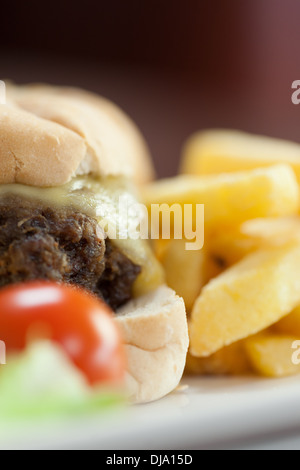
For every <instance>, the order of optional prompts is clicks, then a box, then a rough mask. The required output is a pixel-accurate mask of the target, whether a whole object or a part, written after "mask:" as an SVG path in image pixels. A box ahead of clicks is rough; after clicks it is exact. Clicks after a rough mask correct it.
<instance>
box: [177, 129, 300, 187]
mask: <svg viewBox="0 0 300 470" xmlns="http://www.w3.org/2000/svg"><path fill="white" fill-rule="evenodd" d="M278 163H286V164H288V165H290V166H291V167H292V168H293V169H294V171H295V173H296V176H297V179H298V181H299V182H300V145H299V144H296V143H293V142H289V141H284V140H279V139H273V138H270V137H262V136H256V135H251V134H247V133H244V132H239V131H230V130H211V131H206V132H200V133H198V134H196V135H194V136H192V137H191V138H190V139H189V141H188V142H187V144H186V146H185V149H184V153H183V161H182V173H187V174H196V175H197V174H199V175H204V174H215V173H231V172H236V171H245V170H251V169H254V168H259V167H265V166H270V165H275V164H278Z"/></svg>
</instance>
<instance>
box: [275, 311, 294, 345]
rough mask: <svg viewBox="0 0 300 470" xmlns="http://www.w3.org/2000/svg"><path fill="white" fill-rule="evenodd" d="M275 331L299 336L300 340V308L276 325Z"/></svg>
mask: <svg viewBox="0 0 300 470" xmlns="http://www.w3.org/2000/svg"><path fill="white" fill-rule="evenodd" d="M274 330H275V331H278V332H280V333H285V334H288V335H295V336H298V339H299V340H300V306H299V305H298V306H297V307H296V308H295V309H294V310H293V311H292V313H290V314H289V315H287V316H286V317H284V318H282V319H281V320H280V321H279V322H278V323H276V324H275V325H274Z"/></svg>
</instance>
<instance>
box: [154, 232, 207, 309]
mask: <svg viewBox="0 0 300 470" xmlns="http://www.w3.org/2000/svg"><path fill="white" fill-rule="evenodd" d="M161 263H162V265H163V267H164V268H165V272H166V281H167V284H168V285H169V287H171V288H172V289H174V290H175V291H176V292H177V294H178V295H180V296H181V297H183V299H184V301H185V305H186V308H187V311H188V312H189V311H190V310H191V309H192V307H193V305H194V302H195V300H196V299H197V297H198V295H199V294H200V291H201V289H202V287H203V286H204V283H205V274H204V273H205V254H204V251H203V250H198V251H188V250H186V240H170V242H169V243H168V245H167V247H166V248H165V250H164V252H163V254H162V256H161Z"/></svg>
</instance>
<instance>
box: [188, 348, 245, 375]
mask: <svg viewBox="0 0 300 470" xmlns="http://www.w3.org/2000/svg"><path fill="white" fill-rule="evenodd" d="M250 372H251V366H250V362H249V359H248V356H247V353H246V351H245V348H244V341H237V342H236V343H233V344H231V345H230V346H226V347H225V348H223V349H220V351H217V352H215V353H214V354H212V355H211V356H209V357H194V356H192V355H191V354H190V353H189V354H188V356H187V363H186V373H187V374H190V375H199V374H200V375H242V374H244V375H245V374H249V373H250Z"/></svg>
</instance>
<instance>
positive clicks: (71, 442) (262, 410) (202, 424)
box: [0, 377, 300, 450]
mask: <svg viewBox="0 0 300 470" xmlns="http://www.w3.org/2000/svg"><path fill="white" fill-rule="evenodd" d="M299 402H300V378H299V377H292V378H288V379H282V380H267V379H259V378H238V379H229V378H195V379H186V380H184V381H183V383H182V386H181V388H179V390H177V391H176V392H174V393H173V394H171V395H169V396H168V397H166V398H164V399H162V400H159V401H157V402H155V403H152V404H148V405H140V406H135V407H130V408H128V409H126V410H123V411H122V412H119V411H118V413H114V414H109V415H106V416H96V417H95V416H94V417H92V418H91V417H89V418H85V419H82V417H81V418H80V419H79V418H78V419H72V420H70V419H68V420H66V419H65V420H61V421H59V422H53V423H51V424H49V423H48V424H47V425H46V424H43V425H41V424H40V425H39V426H37V425H33V424H31V425H30V427H28V426H27V428H26V432H25V431H24V429H23V430H22V429H21V428H19V429H18V431H16V429H7V430H6V431H5V435H2V436H1V439H0V447H1V448H4V449H8V448H13V449H15V448H18V449H21V448H22V449H23V448H25V449H66V448H67V449H107V450H111V449H112V450H113V449H123V450H124V449H164V450H166V449H169V450H173V449H186V450H187V449H201V448H224V447H225V448H252V447H253V448H259V447H262V448H264V447H267V448H272V447H274V448H278V447H282V448H289V447H293V448H295V447H296V448H297V447H298V448H300V406H299ZM267 441H268V442H267Z"/></svg>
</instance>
